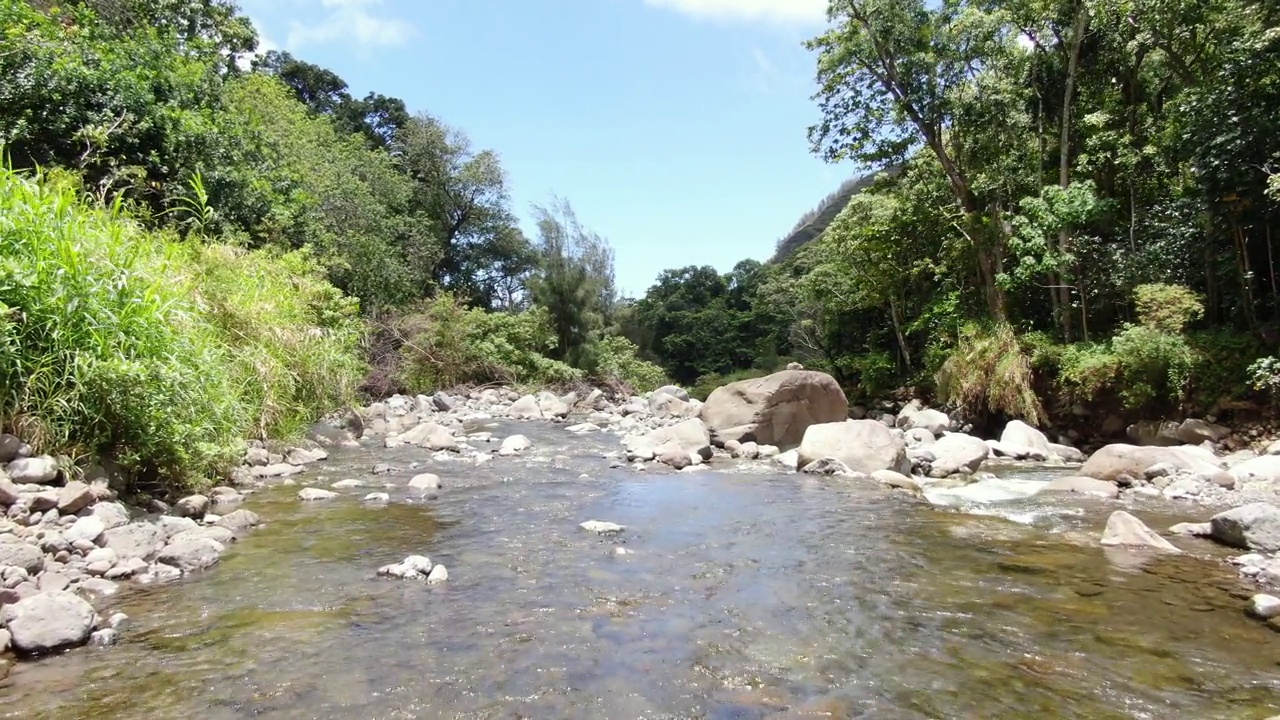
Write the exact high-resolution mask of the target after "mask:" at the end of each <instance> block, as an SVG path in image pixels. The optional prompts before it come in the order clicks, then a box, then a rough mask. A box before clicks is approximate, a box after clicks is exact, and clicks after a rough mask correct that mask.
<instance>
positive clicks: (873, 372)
mask: <svg viewBox="0 0 1280 720" xmlns="http://www.w3.org/2000/svg"><path fill="white" fill-rule="evenodd" d="M835 369H836V370H838V371H839V374H840V375H841V376H843V377H846V378H852V379H856V380H857V383H858V384H857V389H856V392H857V397H858V398H859V399H861V400H872V399H875V398H879V397H881V396H882V395H884V394H885V393H887V392H889V391H891V390H893V389H894V387H895V386H896V385H898V380H899V379H900V378H899V374H898V361H897V359H896V358H895V357H894V354H893V353H892V352H890V351H888V350H869V351H867V352H864V353H861V354H859V355H842V356H840V357H838V358H836V361H835Z"/></svg>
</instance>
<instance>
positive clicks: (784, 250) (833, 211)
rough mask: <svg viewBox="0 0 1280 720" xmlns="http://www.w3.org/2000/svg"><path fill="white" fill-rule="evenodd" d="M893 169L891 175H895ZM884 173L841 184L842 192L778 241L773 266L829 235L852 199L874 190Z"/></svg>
mask: <svg viewBox="0 0 1280 720" xmlns="http://www.w3.org/2000/svg"><path fill="white" fill-rule="evenodd" d="M896 171H897V168H890V169H889V170H888V172H896ZM882 172H885V171H884V170H874V171H872V172H869V173H867V174H866V175H862V176H860V177H852V178H849V179H848V180H845V181H844V182H843V183H841V184H840V187H839V189H837V190H836V191H835V192H833V193H831V194H830V195H828V196H826V197H825V198H823V199H822V202H820V203H818V206H817V207H816V208H814V209H813V210H810V211H809V212H807V213H805V214H804V215H803V216H802V217H801V218H800V220H799V221H797V222H796V225H795V227H794V228H792V230H791V232H790V233H788V234H787V235H786V236H784V237H783V238H781V239H780V240H778V245H777V248H776V249H775V250H774V253H773V258H772V262H781V261H782V260H785V259H787V258H788V257H789V256H790V255H791V254H792V253H794V252H795V251H797V250H799V249H800V248H802V247H804V246H805V245H808V244H809V243H810V242H812V241H814V240H817V239H818V238H819V237H820V236H821V235H822V233H824V232H826V230H827V226H828V225H830V224H831V221H832V220H835V219H836V216H837V215H839V214H840V211H841V210H843V209H844V206H845V205H848V204H849V199H850V198H852V197H853V196H854V195H857V194H858V193H860V192H862V191H863V190H865V189H867V188H868V187H870V186H871V184H872V183H873V182H875V179H876V177H877V176H878V175H880V173H882Z"/></svg>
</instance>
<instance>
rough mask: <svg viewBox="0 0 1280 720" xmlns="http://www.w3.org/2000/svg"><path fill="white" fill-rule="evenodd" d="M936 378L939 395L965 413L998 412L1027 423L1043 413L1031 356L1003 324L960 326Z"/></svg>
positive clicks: (1037, 421) (1041, 420) (1032, 422)
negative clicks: (1033, 374) (951, 348)
mask: <svg viewBox="0 0 1280 720" xmlns="http://www.w3.org/2000/svg"><path fill="white" fill-rule="evenodd" d="M936 380H937V389H938V394H939V396H940V397H941V398H942V400H943V401H944V402H950V403H954V404H956V405H958V406H960V408H962V409H963V410H965V411H966V412H967V413H970V414H974V415H981V414H985V413H986V412H995V413H1003V414H1005V415H1008V416H1010V417H1015V418H1021V419H1024V420H1026V421H1027V422H1029V423H1031V424H1033V425H1037V424H1040V423H1041V422H1043V421H1044V420H1045V419H1046V416H1045V412H1044V408H1043V406H1042V405H1041V404H1040V399H1039V398H1038V397H1037V396H1036V393H1035V389H1034V387H1033V378H1032V373H1031V359H1030V358H1029V357H1027V354H1026V353H1025V352H1024V350H1023V348H1022V346H1021V344H1020V343H1019V342H1018V338H1017V336H1016V335H1014V332H1013V328H1012V327H1010V326H1008V325H996V326H981V325H970V326H967V327H965V328H964V329H963V330H962V332H961V334H960V337H959V339H958V341H957V343H956V347H955V349H954V350H953V351H952V352H951V355H950V357H948V358H947V360H946V362H945V363H943V365H942V368H941V369H939V370H938V373H937V376H936Z"/></svg>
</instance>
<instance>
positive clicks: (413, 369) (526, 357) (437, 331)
mask: <svg viewBox="0 0 1280 720" xmlns="http://www.w3.org/2000/svg"><path fill="white" fill-rule="evenodd" d="M389 326H390V329H391V330H392V332H393V333H394V334H395V335H396V336H397V337H398V338H399V340H400V343H401V347H400V350H399V353H400V368H399V373H398V374H399V382H400V386H401V387H403V388H404V389H405V390H406V391H407V392H411V393H422V392H433V391H435V390H439V389H442V388H452V387H457V386H461V385H476V384H488V383H505V384H512V385H553V384H563V383H568V382H573V381H576V380H580V379H581V378H582V373H581V372H580V371H578V370H575V369H574V368H571V367H569V366H568V365H566V364H564V363H562V362H559V361H556V360H552V359H550V358H548V357H546V356H545V353H547V352H548V351H550V350H551V349H552V348H553V347H555V342H556V337H555V333H554V331H553V330H552V327H551V323H550V317H549V315H548V313H547V311H546V310H544V309H540V308H534V309H531V310H527V311H525V312H520V313H503V312H487V311H485V310H483V309H480V308H470V309H469V308H467V307H466V306H465V305H463V304H462V303H461V302H459V301H458V300H457V299H456V298H454V297H453V296H452V295H448V294H443V293H442V294H440V295H438V296H436V297H435V298H434V299H433V300H431V301H429V302H427V303H424V304H423V305H422V306H420V307H419V308H417V309H416V310H415V311H414V312H412V313H410V314H408V315H405V316H403V317H401V318H397V319H395V320H393V321H391V322H390V323H389Z"/></svg>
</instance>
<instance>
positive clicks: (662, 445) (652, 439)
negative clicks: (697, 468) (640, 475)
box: [622, 418, 711, 462]
mask: <svg viewBox="0 0 1280 720" xmlns="http://www.w3.org/2000/svg"><path fill="white" fill-rule="evenodd" d="M622 446H623V447H624V448H626V450H627V458H628V459H629V460H653V459H656V458H662V457H664V455H666V456H667V457H668V458H669V457H670V456H671V455H670V454H671V453H673V452H681V453H684V454H685V455H687V456H689V459H690V462H693V457H694V456H697V457H698V459H699V462H701V461H703V460H710V459H711V435H710V433H709V432H708V431H707V426H706V425H704V424H703V422H702V421H701V420H699V419H698V418H690V419H688V420H685V421H683V422H680V423H677V424H675V425H670V426H667V427H661V428H658V429H657V430H653V431H652V432H648V433H645V434H644V435H628V436H627V437H625V438H623V439H622Z"/></svg>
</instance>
